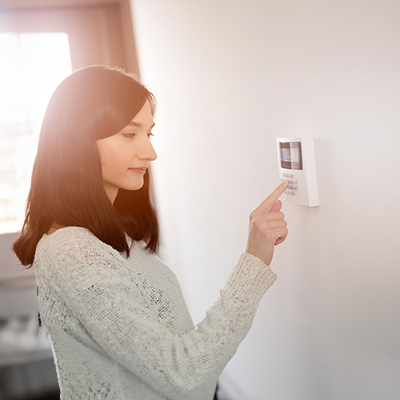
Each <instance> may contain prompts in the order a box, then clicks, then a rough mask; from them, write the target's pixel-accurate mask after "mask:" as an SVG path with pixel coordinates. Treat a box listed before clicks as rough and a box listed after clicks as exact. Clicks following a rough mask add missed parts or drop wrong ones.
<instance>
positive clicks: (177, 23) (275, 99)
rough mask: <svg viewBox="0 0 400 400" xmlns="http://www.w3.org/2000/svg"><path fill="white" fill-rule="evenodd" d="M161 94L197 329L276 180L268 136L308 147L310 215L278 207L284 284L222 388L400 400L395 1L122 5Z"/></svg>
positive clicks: (162, 173) (180, 256)
mask: <svg viewBox="0 0 400 400" xmlns="http://www.w3.org/2000/svg"><path fill="white" fill-rule="evenodd" d="M131 3H132V8H133V13H134V15H133V18H134V24H135V30H136V35H137V36H136V37H137V41H138V43H137V46H138V50H139V62H140V68H141V75H142V80H143V81H144V82H145V83H146V84H147V85H148V86H149V88H150V89H151V90H152V91H153V92H154V93H155V95H156V96H157V98H158V101H159V109H158V116H157V127H156V129H155V133H156V138H155V139H154V143H155V146H156V148H157V150H158V152H159V159H158V160H157V161H156V163H155V164H154V174H155V185H156V194H157V200H158V208H159V212H160V217H161V222H162V227H163V255H164V257H165V259H166V261H167V262H168V264H169V265H170V266H171V267H172V268H173V269H174V270H175V271H176V272H177V273H178V275H179V277H180V279H181V282H182V285H183V288H184V292H185V294H186V297H187V301H188V303H189V306H190V309H191V311H192V314H193V317H194V319H195V321H196V322H198V321H199V320H201V319H202V318H203V316H204V314H205V311H206V310H207V308H208V307H209V306H211V305H212V304H213V302H214V301H215V300H216V298H217V296H218V290H219V289H220V287H222V285H223V284H224V282H225V280H226V278H227V276H228V274H229V272H230V270H231V268H232V266H233V264H234V263H235V262H236V260H237V258H238V256H239V254H240V253H241V251H242V250H243V249H244V247H245V242H246V234H247V217H248V214H249V212H250V211H251V210H252V209H253V208H254V207H255V206H257V205H258V203H259V202H260V201H261V200H262V199H263V198H264V196H266V195H267V194H268V193H269V192H270V191H271V190H272V189H273V188H274V187H275V185H276V184H277V183H278V182H279V180H278V170H277V157H276V151H275V137H277V136H300V135H303V134H304V135H311V136H313V137H314V138H315V141H316V157H317V166H318V184H319V189H320V200H321V206H320V207H319V208H316V209H309V208H305V207H301V206H295V205H292V204H290V203H286V202H285V204H284V212H285V214H286V217H287V221H288V223H289V229H290V236H289V238H288V240H287V242H286V243H285V244H284V245H282V246H280V247H279V248H278V249H277V251H276V256H275V259H274V261H273V268H274V270H275V271H276V272H277V274H278V277H279V279H278V281H277V282H276V283H275V285H274V286H273V288H271V290H270V291H269V292H268V293H267V294H266V296H265V298H264V299H263V301H262V303H261V306H260V309H259V311H258V314H257V316H256V319H255V322H254V325H253V327H252V330H251V331H250V334H249V335H248V337H247V338H246V339H245V341H244V342H243V343H242V345H241V346H240V348H239V350H238V352H237V354H236V355H235V357H234V358H233V360H232V361H231V362H230V363H229V364H228V366H227V368H226V370H225V372H224V374H223V376H222V377H221V382H222V383H224V384H225V385H224V386H225V387H226V385H227V384H229V385H230V386H228V387H230V388H231V389H230V390H231V392H232V393H231V398H232V399H235V400H237V399H241V400H242V399H246V400H264V399H274V400H321V399H323V400H331V399H332V400H354V399H363V400H377V399H385V400H395V399H396V400H397V399H399V398H400V344H399V338H400V322H399V321H400V320H399V305H400V294H399V292H400V291H399V289H398V286H399V280H400V268H399V266H400V263H399V261H398V243H399V239H400V217H399V212H398V207H399V203H400V189H399V187H398V186H397V180H398V179H397V176H396V173H398V172H399V170H400V168H399V167H400V161H399V160H400V157H399V148H400V118H399V115H400V111H399V110H400V23H399V21H400V3H399V2H398V1H396V0H393V1H389V0H376V1H370V0H339V1H322V0H320V1H317V0H304V1H298V0H280V1H278V0H276V1H271V0H269V1H268V0H260V1H256V0H247V1H239V0H234V1H232V0H220V1H204V0H191V1H186V0H170V1H164V2H163V1H157V0H132V1H131Z"/></svg>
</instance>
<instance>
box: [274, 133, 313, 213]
mask: <svg viewBox="0 0 400 400" xmlns="http://www.w3.org/2000/svg"><path fill="white" fill-rule="evenodd" d="M276 144H277V150H278V163H279V174H280V178H281V181H283V180H284V179H286V180H287V181H288V182H289V185H288V187H287V189H286V191H285V193H286V199H287V201H289V202H291V203H294V204H300V205H302V206H307V207H317V206H319V199H318V188H317V169H316V165H315V153H314V140H313V139H312V138H304V137H302V138H294V139H293V138H277V139H276Z"/></svg>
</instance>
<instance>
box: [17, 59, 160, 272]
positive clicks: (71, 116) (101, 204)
mask: <svg viewBox="0 0 400 400" xmlns="http://www.w3.org/2000/svg"><path fill="white" fill-rule="evenodd" d="M146 100H148V101H149V102H150V105H151V107H152V111H153V113H154V110H155V99H154V96H153V95H152V94H151V93H150V92H149V91H148V90H147V89H146V88H145V87H144V86H143V85H142V84H141V83H140V82H138V81H137V80H136V79H134V78H132V77H130V76H129V75H127V74H126V73H125V72H124V71H122V70H119V69H116V68H109V67H104V66H93V67H86V68H82V69H80V70H78V71H76V72H74V73H73V74H71V75H70V76H69V77H67V78H66V79H65V80H64V81H63V82H61V83H60V85H59V86H58V87H57V89H56V90H55V92H54V94H53V96H52V97H51V99H50V102H49V105H48V107H47V110H46V113H45V116H44V119H43V124H42V128H41V131H40V137H39V144H38V151H37V155H36V159H35V163H34V166H33V171H32V180H31V188H30V192H29V196H28V201H27V207H26V216H25V222H24V225H23V228H22V231H21V234H20V235H19V237H18V238H17V239H16V241H15V242H14V245H13V250H14V252H15V254H16V255H17V256H18V258H19V259H20V261H21V263H22V264H23V265H26V266H31V265H32V264H33V261H34V256H35V251H36V246H37V244H38V242H39V240H40V238H41V237H42V236H43V234H44V233H46V232H47V231H48V230H49V228H50V227H51V225H52V224H53V223H56V224H58V225H59V226H62V227H67V226H78V227H84V228H87V229H88V230H90V231H91V232H92V233H93V234H94V235H95V236H96V237H97V238H98V239H100V240H101V241H103V242H104V243H107V244H109V245H110V246H112V247H113V248H114V249H115V250H117V251H119V252H126V254H127V255H128V256H129V246H128V243H127V240H126V236H125V233H126V234H127V235H128V236H130V237H131V238H132V239H133V240H144V241H146V243H147V246H146V248H147V249H148V250H149V251H151V252H155V251H156V250H157V247H158V240H159V235H158V222H157V216H156V213H155V210H154V208H153V206H152V204H151V201H150V193H149V191H150V175H149V171H147V172H146V174H145V176H144V185H143V187H142V188H140V189H139V190H134V191H128V190H123V189H119V192H118V195H117V197H116V199H115V201H114V205H113V204H112V203H111V202H110V200H109V199H108V197H107V195H106V193H105V190H104V186H103V181H102V169H101V161H100V155H99V151H98V148H97V145H96V140H99V139H103V138H106V137H108V136H111V135H114V134H115V133H117V132H119V131H120V130H122V129H123V128H124V127H125V126H126V125H128V123H129V122H130V121H131V120H132V119H133V118H134V117H135V116H136V114H137V113H138V112H139V111H140V109H141V108H142V107H143V105H144V104H145V102H146Z"/></svg>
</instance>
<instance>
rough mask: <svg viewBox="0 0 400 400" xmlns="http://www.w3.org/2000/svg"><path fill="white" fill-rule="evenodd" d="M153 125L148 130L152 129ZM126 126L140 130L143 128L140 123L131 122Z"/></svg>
mask: <svg viewBox="0 0 400 400" xmlns="http://www.w3.org/2000/svg"><path fill="white" fill-rule="evenodd" d="M155 124H156V123H155V122H154V123H153V125H151V127H150V129H151V128H153V127H154V125H155ZM127 126H133V127H135V128H141V127H142V126H143V124H142V123H140V122H134V121H131V122H129V124H128V125H127Z"/></svg>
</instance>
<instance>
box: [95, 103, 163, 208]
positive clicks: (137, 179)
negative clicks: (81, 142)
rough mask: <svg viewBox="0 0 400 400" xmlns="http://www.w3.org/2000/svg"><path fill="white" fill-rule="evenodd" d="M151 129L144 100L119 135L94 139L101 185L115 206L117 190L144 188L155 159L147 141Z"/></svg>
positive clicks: (150, 121) (148, 109)
mask: <svg viewBox="0 0 400 400" xmlns="http://www.w3.org/2000/svg"><path fill="white" fill-rule="evenodd" d="M153 126H154V119H153V114H152V112H151V107H150V103H149V102H148V101H146V103H145V104H144V106H143V107H142V109H141V110H140V111H139V112H138V113H137V114H136V116H135V117H134V118H133V120H132V121H131V122H130V123H129V125H127V126H126V127H125V128H124V129H122V130H121V131H120V132H118V133H116V134H115V135H112V136H109V137H107V138H105V139H100V140H97V147H98V149H99V153H100V159H101V166H102V175H103V184H104V189H105V191H106V194H107V196H108V198H109V199H110V201H111V202H112V203H114V200H115V198H116V197H117V194H118V189H125V190H138V189H140V188H141V187H142V186H143V183H144V174H145V172H146V170H147V168H148V167H149V162H150V161H153V160H155V159H156V158H157V154H156V152H155V151H154V148H153V145H152V144H151V142H150V136H151V135H152V133H151V130H152V128H153Z"/></svg>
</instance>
